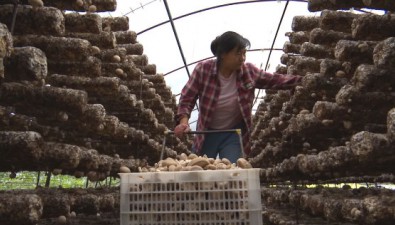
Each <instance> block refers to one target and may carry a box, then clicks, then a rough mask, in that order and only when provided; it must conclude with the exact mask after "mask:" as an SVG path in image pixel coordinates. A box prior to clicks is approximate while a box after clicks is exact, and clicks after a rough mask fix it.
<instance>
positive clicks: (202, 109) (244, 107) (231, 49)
mask: <svg viewBox="0 0 395 225" xmlns="http://www.w3.org/2000/svg"><path fill="white" fill-rule="evenodd" d="M249 47H250V41H249V40H248V39H246V38H244V37H243V36H241V35H240V34H238V33H236V32H232V31H228V32H225V33H223V34H222V35H220V36H218V37H216V38H215V39H214V40H213V41H212V42H211V52H212V53H213V54H214V56H216V58H215V59H210V60H206V61H203V62H200V63H198V64H197V65H196V67H195V69H194V71H193V73H192V75H191V77H190V79H189V80H188V82H187V83H186V85H185V86H184V88H183V89H182V91H181V97H180V100H179V105H178V112H177V115H176V120H177V124H178V125H177V126H176V127H175V129H174V132H175V135H176V136H177V137H182V136H183V134H184V133H186V132H188V131H190V128H189V124H188V120H189V117H190V115H191V112H192V110H193V108H194V106H195V104H196V101H197V99H199V115H198V120H197V128H196V130H197V131H204V130H224V129H241V130H242V135H243V148H242V147H241V145H240V140H239V136H238V134H237V133H217V132H215V133H209V134H205V135H196V137H195V142H194V149H193V150H194V152H195V153H197V154H199V155H207V156H208V157H210V158H216V157H217V156H219V157H220V158H227V159H229V160H230V161H231V162H233V163H234V162H236V161H237V159H238V158H240V157H242V156H243V153H242V149H244V153H245V155H247V156H248V154H249V152H250V145H249V137H250V132H251V119H252V118H251V117H252V116H251V113H252V106H253V101H254V96H255V88H259V89H292V88H294V87H295V85H296V84H298V83H299V82H300V80H301V77H300V76H292V75H282V74H270V73H267V72H265V71H263V70H261V69H259V68H257V67H256V66H254V65H253V64H251V63H246V62H245V60H246V51H247V48H249Z"/></svg>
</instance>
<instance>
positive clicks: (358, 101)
mask: <svg viewBox="0 0 395 225" xmlns="http://www.w3.org/2000/svg"><path fill="white" fill-rule="evenodd" d="M383 91H384V90H383ZM383 91H379V90H376V91H372V92H361V91H360V90H359V89H357V88H356V87H354V86H351V85H345V86H344V87H342V88H341V89H340V90H339V93H338V94H337V95H336V103H337V104H339V105H342V106H349V107H350V106H366V105H369V106H370V107H369V108H373V107H379V106H386V105H388V103H390V102H391V103H393V102H394V99H393V98H394V97H392V96H391V95H387V94H386V93H385V92H383ZM377 109H378V108H376V110H377Z"/></svg>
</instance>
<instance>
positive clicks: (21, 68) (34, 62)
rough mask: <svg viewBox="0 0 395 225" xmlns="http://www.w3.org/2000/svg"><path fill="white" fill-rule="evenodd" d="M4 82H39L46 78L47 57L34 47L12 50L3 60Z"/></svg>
mask: <svg viewBox="0 0 395 225" xmlns="http://www.w3.org/2000/svg"><path fill="white" fill-rule="evenodd" d="M4 66H5V79H4V81H8V82H9V81H23V80H24V81H39V82H41V81H42V80H43V79H45V77H46V76H47V57H46V56H45V53H44V52H43V51H41V50H40V49H38V48H35V47H21V48H18V47H16V48H14V51H13V52H12V54H11V55H10V56H9V57H7V58H6V59H5V60H4Z"/></svg>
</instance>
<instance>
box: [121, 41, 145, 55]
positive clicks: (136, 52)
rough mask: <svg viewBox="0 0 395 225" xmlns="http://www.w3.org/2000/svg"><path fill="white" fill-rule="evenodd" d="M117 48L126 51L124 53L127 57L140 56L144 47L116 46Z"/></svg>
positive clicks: (137, 44)
mask: <svg viewBox="0 0 395 225" xmlns="http://www.w3.org/2000/svg"><path fill="white" fill-rule="evenodd" d="M117 47H118V48H124V49H126V53H127V54H128V55H142V54H143V52H144V47H143V45H142V44H140V43H136V44H119V45H117Z"/></svg>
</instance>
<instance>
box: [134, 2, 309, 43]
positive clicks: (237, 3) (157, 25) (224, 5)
mask: <svg viewBox="0 0 395 225" xmlns="http://www.w3.org/2000/svg"><path fill="white" fill-rule="evenodd" d="M274 1H287V0H253V1H240V2H232V3H227V4H222V5H216V6H212V7H208V8H204V9H199V10H196V11H193V12H190V13H186V14H184V15H181V16H177V17H174V18H173V21H174V20H178V19H182V18H184V17H187V16H191V15H194V14H198V13H201V12H204V11H208V10H213V9H217V8H222V7H227V6H233V5H241V4H248V3H258V2H274ZM290 1H292V2H303V3H307V2H308V0H290ZM169 22H170V20H166V21H163V22H161V23H158V24H156V25H154V26H151V27H148V28H147V29H144V30H142V31H140V32H137V35H140V34H142V33H145V32H147V31H149V30H152V29H154V28H156V27H160V26H162V25H164V24H166V23H169Z"/></svg>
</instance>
